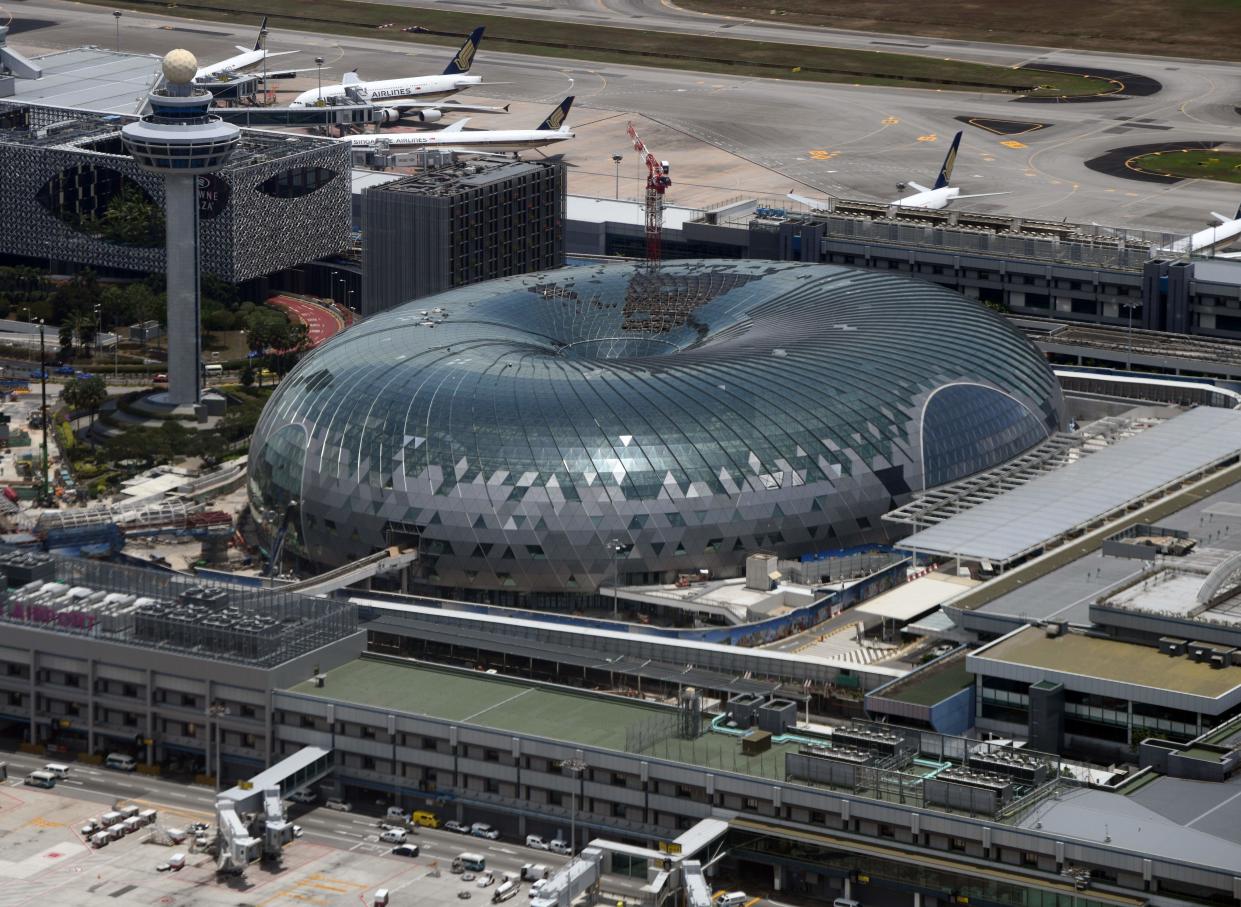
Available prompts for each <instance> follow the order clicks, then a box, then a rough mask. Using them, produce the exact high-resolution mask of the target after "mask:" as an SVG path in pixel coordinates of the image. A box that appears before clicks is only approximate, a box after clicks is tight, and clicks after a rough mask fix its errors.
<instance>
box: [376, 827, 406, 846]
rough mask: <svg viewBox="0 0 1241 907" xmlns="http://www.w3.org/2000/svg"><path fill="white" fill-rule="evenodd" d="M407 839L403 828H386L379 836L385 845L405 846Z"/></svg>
mask: <svg viewBox="0 0 1241 907" xmlns="http://www.w3.org/2000/svg"><path fill="white" fill-rule="evenodd" d="M405 837H406V835H405V829H403V828H385V829H384V830H383V831H382V832H380V834H379V840H381V841H383V842H384V843H385V844H404V843H405Z"/></svg>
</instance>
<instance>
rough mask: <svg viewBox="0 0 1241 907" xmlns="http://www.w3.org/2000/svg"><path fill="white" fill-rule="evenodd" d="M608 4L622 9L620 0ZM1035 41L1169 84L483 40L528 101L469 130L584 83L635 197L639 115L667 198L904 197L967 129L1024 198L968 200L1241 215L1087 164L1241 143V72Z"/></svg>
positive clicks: (1005, 185)
mask: <svg viewBox="0 0 1241 907" xmlns="http://www.w3.org/2000/svg"><path fill="white" fill-rule="evenodd" d="M460 2H464V0H460ZM607 2H609V3H613V4H619V5H618V6H617V7H616V8H617V9H623V8H625V7H624V5H623V3H622V0H607ZM628 2H633V3H638V2H640V3H643V4H644V8H649V9H654V6H651V4H658V2H659V0H628ZM472 8H477V7H472ZM611 8H612V7H605V9H611ZM579 9H580V3H579ZM18 12H19V14H20V15H19V19H25V20H30V24H31V25H33V26H38V25H39V23H47V24H46V25H43V26H41V27H33V28H30V29H28V30H21V26H20V25H19V26H18V32H17V33H16V34H15V35H13V36H12V37H11V39H10V40H11V41H12V43H13V45H14V46H15V47H17V48H18V49H20V50H26V51H38V50H54V49H61V48H66V47H73V46H77V45H79V44H84V43H93V44H98V45H101V46H110V45H111V44H112V43H113V41H114V40H115V38H114V28H115V26H114V21H113V18H112V15H111V11H110V10H109V9H107V8H104V7H93V6H91V7H84V6H77V5H74V4H69V3H65V2H62V0H28V2H25V3H23V4H22V5H21V7H20V9H19V10H18ZM600 15H604V13H600ZM644 15H645V14H644ZM682 15H685V16H690V15H693V14H688V13H684V14H682ZM15 24H16V23H15ZM398 24H399V23H398ZM651 24H655V22H654V21H652V23H651ZM255 25H257V23H253V24H251V23H243V24H238V23H237V22H236V21H235V20H230V21H228V22H227V23H216V22H195V21H188V20H184V19H172V18H165V17H160V16H153V15H148V14H146V13H139V12H127V13H125V15H124V17H123V19H122V23H121V43H122V46H123V47H124V48H126V49H128V50H131V51H138V52H144V53H163V52H165V51H166V50H168V49H169V48H171V47H172V46H173V45H184V46H187V47H189V48H190V49H191V50H193V51H194V52H195V53H196V54H198V55H199V56H200V57H202V58H203V59H204V60H211V59H221V58H223V57H225V56H227V55H229V54H230V53H234V52H235V51H234V49H233V45H234V44H242V43H247V42H249V41H252V40H253V33H254V26H255ZM771 28H776V27H775V26H771ZM786 33H787V32H786ZM270 43H271V46H272V48H273V49H276V50H290V49H299V50H301V51H302V53H301V54H299V55H298V56H297V57H290V58H287V59H288V60H289V61H290V62H296V63H297V65H298V66H303V65H312V63H311V61H312V60H313V59H314V57H315V55H321V56H323V57H324V58H325V59H326V60H327V61H328V62H327V63H326V64H325V80H326V79H327V78H329V77H332V76H335V77H337V78H339V76H340V74H341V73H342V72H344V71H347V70H349V69H353V68H355V67H357V68H358V69H359V71H360V73H361V74H362V76H363V77H364V78H370V79H374V78H387V77H392V76H397V75H409V74H418V73H423V72H436V71H439V70H440V69H442V67H443V65H444V60H445V59H446V57H447V56H448V55H449V54H450V53H451V51H450V50H447V49H445V48H439V47H433V48H427V49H416V50H413V51H411V50H410V46H409V45H407V44H401V45H397V44H395V43H394V42H392V41H386V40H383V39H381V38H378V37H376V38H373V39H372V38H340V37H337V36H330V35H321V36H320V35H313V34H308V33H302V32H294V31H285V30H276V31H274V32H273V33H272V36H271V41H270ZM893 49H899V48H893ZM1008 51H1011V48H1010V49H1008ZM1008 51H1005V50H1001V51H997V53H1001V54H1003V53H1008ZM1034 53H1035V55H1037V56H1039V57H1040V59H1042V60H1045V61H1047V62H1052V63H1065V64H1072V63H1074V62H1078V63H1085V64H1087V65H1091V66H1095V67H1100V68H1107V67H1109V66H1116V67H1119V68H1123V69H1125V70H1127V71H1130V72H1136V73H1139V74H1142V75H1146V76H1148V77H1150V78H1153V79H1156V80H1158V81H1159V82H1161V83H1162V84H1163V89H1162V90H1161V91H1159V92H1158V93H1156V94H1153V95H1150V96H1147V97H1132V98H1128V99H1123V100H1117V101H1105V102H1099V103H1076V104H1029V103H1019V102H1016V101H1014V100H1013V99H1012V98H1009V97H1008V96H1002V95H986V94H971V93H965V92H933V91H923V90H916V89H885V88H875V87H855V86H849V85H820V84H812V83H804V82H784V81H780V80H773V79H754V78H739V77H732V76H725V75H712V74H694V73H677V72H670V71H664V70H658V69H652V68H645V67H631V66H620V65H615V64H601V63H579V64H575V63H573V62H571V61H563V60H542V59H538V58H531V57H524V56H520V55H512V54H501V53H493V52H489V51H488V49H487V44H486V41H485V40H484V42H483V45H482V48H481V50H480V52H479V55H478V60H477V63H476V68H477V70H478V71H479V72H481V73H482V74H483V75H484V76H485V77H486V78H487V80H488V81H491V82H504V83H509V84H503V85H500V84H497V85H493V86H492V87H491V88H489V89H487V91H488V94H487V95H486V96H484V95H482V94H481V93H480V94H478V95H472V96H470V100H475V101H479V102H486V101H488V100H495V101H500V102H513V112H512V113H511V114H510V115H508V116H507V117H504V116H487V115H478V116H475V117H473V118H472V119H471V127H491V128H516V127H519V126H523V125H527V123H528V124H529V125H533V124H534V123H536V122H537V121H538V119H539V118H541V117H542V116H543V115H544V114H545V113H546V112H547V109H548V108H550V106H551V105H552V104H553V103H554V102H555V101H557V100H559V99H560V98H561V97H563V96H564V95H566V94H570V93H573V94H575V95H576V96H577V98H578V102H577V106H576V107H575V108H574V111H573V113H572V114H571V116H570V123H571V124H572V125H573V127H574V128H575V130H576V131H577V133H578V138H577V139H576V140H574V141H573V142H571V143H568V150H567V151H566V152H565V153H564V155H563V158H564V160H565V161H566V162H567V163H569V164H570V165H571V168H570V176H569V188H570V191H571V192H575V193H579V194H588V195H589V194H593V195H606V196H610V195H611V194H612V192H613V182H612V180H613V168H612V163H611V160H610V157H611V154H613V153H620V154H623V155H625V160H624V162H623V163H622V166H621V171H622V172H621V179H622V186H621V194H622V197H630V198H632V197H635V196H636V195H637V194H638V192H639V185H640V183H639V165H638V161H637V159H636V155H635V154H633V151H632V147H631V146H630V145H629V144H628V141H627V139H626V137H625V134H624V124H625V120H626V119H629V118H631V117H632V118H635V119H636V120H637V122H638V124H639V129H640V130H641V132H642V135H643V138H645V139H646V140H647V141H648V143H649V144H651V146H652V147H653V148H654V149H655V150H656V152H657V153H658V154H659V155H660V157H662V158H665V159H667V160H670V161H671V162H672V164H673V180H674V183H673V187H672V189H671V190H670V192H669V194H668V201H669V203H670V204H690V205H692V206H695V207H697V206H701V205H703V204H708V203H710V201H712V200H714V201H717V202H719V201H724V200H725V199H727V198H731V197H737V196H746V195H748V196H750V197H754V196H756V195H757V196H762V197H766V198H770V199H779V198H780V197H782V196H783V193H784V192H787V191H788V190H789V189H795V190H796V191H798V192H800V193H803V194H808V195H812V196H813V195H816V194H818V193H824V194H832V195H839V196H844V197H851V198H868V199H875V200H890V199H892V198H895V197H896V196H897V195H898V190H897V187H896V184H897V183H898V182H904V181H906V180H909V179H913V180H916V181H919V182H926V181H929V180H930V179H932V178H933V176H934V174H935V171H936V170H937V169H938V167H939V164H940V161H941V159H942V158H943V154H944V149H945V146H946V144H947V141H948V140H949V139H950V138H951V135H952V133H953V132H955V131H956V130H957V129H958V128H964V129H965V130H966V139H965V141H964V143H963V146H962V149H961V154H960V157H959V159H958V162H957V168H956V175H955V180H954V181H955V182H956V184H957V185H959V186H961V188H962V191H963V192H967V193H978V192H1001V191H1004V192H1008V193H1010V194H1008V195H1002V196H998V197H991V198H983V199H977V200H973V201H970V202H968V203H966V204H968V205H969V207H970V208H971V209H972V210H978V211H986V212H993V213H1011V214H1017V215H1021V216H1027V217H1037V218H1046V219H1051V220H1061V219H1068V220H1070V221H1081V222H1086V223H1089V222H1092V221H1093V222H1099V223H1105V224H1109V225H1114V226H1119V227H1138V228H1144V229H1168V230H1171V231H1174V232H1179V233H1187V232H1189V231H1191V230H1194V229H1199V228H1201V227H1202V226H1203V225H1204V224H1205V223H1206V222H1207V220H1208V218H1209V214H1208V212H1209V211H1211V210H1235V205H1236V202H1237V201H1238V196H1239V195H1241V192H1238V190H1237V189H1235V188H1232V187H1228V186H1225V185H1223V184H1216V183H1208V182H1204V181H1182V182H1180V183H1176V184H1159V183H1144V182H1135V181H1132V180H1127V179H1124V178H1121V177H1118V176H1113V175H1108V174H1103V173H1097V172H1094V171H1091V170H1088V169H1087V168H1086V167H1085V166H1083V162H1084V161H1085V160H1088V159H1090V158H1093V157H1095V156H1097V155H1100V154H1102V153H1104V152H1105V151H1108V150H1111V149H1113V148H1117V147H1122V146H1126V145H1134V144H1143V143H1151V142H1161V141H1178V142H1179V141H1200V140H1211V141H1230V142H1238V143H1241V117H1238V115H1237V114H1236V112H1235V110H1234V109H1233V108H1234V99H1235V98H1236V97H1238V96H1241V67H1238V66H1236V65H1235V64H1225V63H1214V62H1193V61H1172V60H1161V59H1149V58H1138V57H1123V56H1120V55H1113V56H1111V57H1108V56H1106V55H1092V54H1082V53H1079V52H1060V51H1035V52H1034ZM945 55H947V54H945ZM1001 58H1002V59H1005V60H1006V59H1008V58H1006V57H1001ZM999 61H1000V60H999V59H997V60H996V61H995V62H999ZM308 76H309V77H308V78H301V79H295V80H289V81H290V82H291V83H292V84H289V85H288V89H289V90H291V91H300V90H302V89H304V88H307V87H313V85H314V83H315V74H314V73H313V72H312V73H309V74H308ZM288 96H290V95H287V94H286V95H285V97H288ZM958 116H966V117H989V118H995V119H1007V120H1023V121H1031V122H1042V123H1047V124H1050V125H1048V126H1047V127H1046V128H1042V129H1038V130H1037V131H1035V132H1031V133H1028V134H1025V135H1020V136H1005V135H996V134H993V133H990V132H985V131H983V130H981V129H978V128H976V127H973V126H963V124H961V123H959V122H958V121H957V120H956V119H955V118H956V117H958ZM557 150H558V151H559V149H557ZM532 156H534V157H537V154H536V155H532ZM1230 203H1231V206H1232V207H1231V208H1230Z"/></svg>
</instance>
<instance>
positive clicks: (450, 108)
mask: <svg viewBox="0 0 1241 907" xmlns="http://www.w3.org/2000/svg"><path fill="white" fill-rule="evenodd" d="M375 106H376V107H383V106H385V105H384V104H382V103H381V104H376V105H375ZM392 106H393V107H395V108H396V109H397V110H399V111H401V112H402V113H404V112H405V111H406V110H442V111H443V112H444V113H508V108H509V105H508V104H505V105H504V106H503V107H486V106H484V105H482V104H459V103H455V102H453V101H444V102H441V103H438V104H437V103H436V102H434V101H401V102H400V103H397V104H393V105H392Z"/></svg>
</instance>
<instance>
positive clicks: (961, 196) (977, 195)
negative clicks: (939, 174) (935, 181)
mask: <svg viewBox="0 0 1241 907" xmlns="http://www.w3.org/2000/svg"><path fill="white" fill-rule="evenodd" d="M910 185H913V184H912V183H910ZM989 195H1012V193H1011V192H977V193H975V194H974V195H958V196H957V197H956V198H954V199H953V201H956V200H957V199H958V198H986V197H987V196H989Z"/></svg>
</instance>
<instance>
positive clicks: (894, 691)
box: [883, 658, 974, 705]
mask: <svg viewBox="0 0 1241 907" xmlns="http://www.w3.org/2000/svg"><path fill="white" fill-rule="evenodd" d="M973 683H974V675H972V674H970V672H969V671H967V670H965V659H964V658H959V659H957V660H956V661H954V662H953V663H952V664H949V665H944V666H943V667H942V668H932V669H931V670H929V671H924V672H922V673H921V674H915V675H914V676H913V677H910V678H909V679H908V680H905V681H901V682H900V683H898V684H897V686H895V687H893V688H891V689H889V690H887V691H885V692H884V694H883V696H884V698H885V699H895V700H896V701H897V702H909V703H912V704H913V705H935V703H937V702H942V701H943V700H945V699H947V698H948V697H949V696H951V695H952V694H953V693H959V692H960V691H961V690H964V689H965V688H966V687H968V686H972V685H973Z"/></svg>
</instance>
